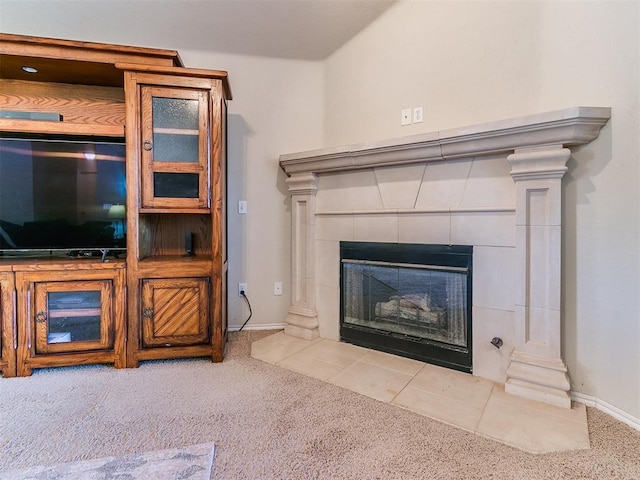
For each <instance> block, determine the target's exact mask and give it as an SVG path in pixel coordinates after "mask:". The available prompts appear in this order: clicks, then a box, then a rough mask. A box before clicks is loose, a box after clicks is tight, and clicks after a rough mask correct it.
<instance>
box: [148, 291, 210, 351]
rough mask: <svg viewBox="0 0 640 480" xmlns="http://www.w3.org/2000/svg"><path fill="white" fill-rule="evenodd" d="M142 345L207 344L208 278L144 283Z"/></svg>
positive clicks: (208, 336)
mask: <svg viewBox="0 0 640 480" xmlns="http://www.w3.org/2000/svg"><path fill="white" fill-rule="evenodd" d="M140 308H141V309H142V346H143V347H158V346H162V347H172V346H186V345H203V344H207V343H208V342H209V339H210V333H209V331H210V329H209V323H210V322H209V279H208V278H161V279H144V280H142V300H141V305H140Z"/></svg>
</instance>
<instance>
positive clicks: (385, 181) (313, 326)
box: [280, 107, 611, 408]
mask: <svg viewBox="0 0 640 480" xmlns="http://www.w3.org/2000/svg"><path fill="white" fill-rule="evenodd" d="M610 115H611V109H609V108H603V107H572V108H567V109H563V110H557V111H552V112H547V113H541V114H535V115H528V116H523V117H518V118H514V119H509V120H500V121H496V122H490V123H484V124H479V125H473V126H469V127H463V128H456V129H450V130H443V131H439V132H432V133H426V134H422V135H415V136H409V137H403V138H399V139H392V140H383V141H377V142H368V143H363V144H355V145H347V146H341V147H332V148H325V149H321V150H313V151H307V152H301V153H292V154H286V155H282V156H281V157H280V166H281V167H282V168H283V170H284V171H285V172H286V173H287V175H289V178H288V179H287V184H288V186H289V193H290V194H291V218H292V229H291V231H292V252H291V259H292V262H291V263H292V278H291V285H292V288H291V292H292V294H291V307H290V309H289V312H288V315H287V318H286V323H287V326H286V328H285V333H287V334H290V335H294V336H298V337H301V338H307V339H312V338H315V337H317V336H319V335H320V328H319V326H320V324H321V322H325V323H322V324H323V325H325V331H326V322H333V321H334V319H333V317H334V316H335V317H336V318H335V324H337V323H338V318H337V316H338V315H337V312H336V308H335V304H337V302H338V300H339V295H338V291H337V287H336V285H335V284H336V276H337V274H335V272H337V265H336V267H335V271H334V269H333V267H328V266H327V265H330V264H331V262H330V261H329V259H328V258H325V257H326V256H327V255H329V256H333V255H334V253H335V252H337V248H338V247H337V245H338V241H341V240H353V239H354V238H349V237H357V238H355V240H359V241H374V242H375V241H389V239H388V238H389V237H392V241H402V240H403V237H404V241H409V242H413V243H428V241H429V238H427V237H434V236H435V237H437V238H438V239H443V238H446V240H447V241H448V242H449V243H451V239H452V236H456V240H457V241H455V242H454V243H458V244H464V245H473V246H474V277H475V276H476V275H478V274H479V275H480V278H479V280H480V282H479V283H478V284H479V285H488V284H493V283H496V277H499V278H498V279H497V283H498V284H499V285H498V286H497V287H495V288H496V290H495V291H494V293H489V294H488V295H487V288H486V287H484V286H483V287H482V289H481V290H479V292H478V293H480V294H483V295H485V297H491V298H490V300H493V301H494V304H493V305H492V304H490V302H489V303H486V302H485V303H482V302H478V304H476V298H475V297H474V299H473V302H474V308H477V309H479V313H481V315H475V314H474V324H475V322H476V320H477V319H478V321H479V322H480V321H482V320H484V322H485V323H484V324H482V325H481V324H478V325H477V327H478V329H480V330H482V332H481V333H482V336H481V335H480V334H478V336H477V337H476V326H475V325H474V327H473V329H474V330H473V336H474V339H473V343H474V345H476V344H477V345H478V346H480V347H482V346H484V345H485V344H487V345H488V343H489V341H488V340H487V338H488V339H491V336H492V334H493V332H494V331H495V330H497V329H499V328H503V331H504V332H505V335H506V336H507V337H506V338H505V344H506V345H510V348H509V354H507V355H508V357H507V363H506V364H505V365H503V364H499V363H498V362H501V360H495V359H492V358H489V355H490V353H494V354H495V351H484V352H482V353H478V354H477V355H476V352H477V349H475V346H474V370H473V373H474V375H480V376H485V377H486V378H490V379H492V380H498V381H505V389H506V390H507V391H508V392H510V393H513V394H516V395H520V396H523V397H526V398H531V399H534V400H539V401H543V402H546V403H550V404H553V405H557V406H561V407H567V408H568V407H570V406H571V400H570V396H569V391H570V381H569V377H568V373H567V368H566V365H565V363H564V360H563V358H562V352H561V344H562V342H561V330H562V329H561V308H560V302H561V275H560V273H561V271H560V269H561V263H562V262H561V233H562V229H561V199H562V193H561V188H562V177H563V176H564V174H565V172H566V170H567V167H566V164H567V161H568V160H569V158H570V156H571V151H570V149H569V148H570V147H573V146H577V145H583V144H586V143H589V142H591V141H592V140H594V139H595V138H596V137H597V136H598V134H599V132H600V129H601V128H602V127H603V126H604V125H605V123H606V122H607V120H608V119H609V118H610ZM483 159H484V160H483ZM496 161H498V163H496ZM491 165H493V166H491ZM509 167H510V171H507V168H509ZM473 168H478V169H479V170H480V174H479V175H476V177H475V178H476V179H477V178H482V181H483V182H487V181H488V182H490V184H489V186H488V187H487V184H483V187H482V188H481V189H479V190H478V189H477V190H475V192H476V193H478V192H482V194H485V195H486V192H492V191H493V192H499V191H502V190H504V191H507V192H508V195H507V196H508V197H509V202H512V203H511V204H509V205H504V204H501V205H487V203H486V202H485V203H482V202H480V203H478V202H477V201H476V204H464V205H463V202H462V199H463V198H465V200H466V199H467V197H464V195H463V193H464V189H465V188H467V181H469V178H470V177H469V174H470V173H471V171H472V169H473ZM430 169H431V170H430ZM447 169H449V170H447ZM461 169H466V170H465V172H466V173H465V174H464V175H466V181H464V182H461V183H455V182H456V179H460V178H465V177H464V175H462V176H461V172H462V170H461ZM483 169H484V170H483ZM430 171H432V172H437V173H436V174H435V176H436V177H437V181H436V182H434V183H429V182H430V181H431V180H430V178H431V177H430V175H431V174H430V173H429V172H430ZM447 172H453V173H454V174H455V175H453V176H452V177H449V176H447ZM354 175H355V177H354ZM495 175H497V176H495ZM336 176H338V177H341V178H342V180H336V179H335V177H336ZM412 176H415V177H417V178H412ZM319 177H326V178H327V181H328V182H329V183H328V184H330V185H333V187H332V190H330V192H331V194H330V196H331V195H335V194H336V193H339V194H341V195H343V196H344V198H345V199H346V197H348V196H349V195H348V194H349V190H350V188H351V186H350V184H349V183H348V182H351V181H355V182H356V183H357V184H358V188H359V190H358V193H356V194H355V196H353V198H355V199H356V200H357V199H358V195H359V194H360V192H361V191H362V189H363V188H364V189H365V191H366V189H367V188H369V189H371V188H373V189H375V188H378V189H379V191H377V193H376V194H375V195H369V196H368V197H367V198H368V199H369V200H370V201H371V202H372V205H373V206H371V207H369V208H364V209H363V208H350V207H349V206H343V205H341V204H340V203H339V201H338V200H336V201H332V205H337V206H338V209H339V210H336V211H328V210H326V209H325V210H324V211H321V212H318V211H317V209H316V198H317V196H318V189H319V188H323V187H322V185H326V183H323V182H322V181H320V180H322V178H319ZM356 177H358V178H359V180H358V179H357V178H356ZM509 177H510V178H509ZM398 178H400V179H401V181H400V186H399V187H398V181H397V179H398ZM450 178H451V180H450V181H451V182H453V183H451V185H450V186H449V185H448V184H446V182H447V181H449V179H450ZM332 182H333V183H332ZM403 182H404V183H403ZM443 182H444V183H445V186H444V187H443V186H442V184H443ZM491 182H492V183H491ZM460 184H463V185H464V186H463V187H461V188H459V187H457V185H460ZM456 188H459V191H458V192H457V193H456V194H457V195H458V197H456V202H455V204H454V203H450V204H449V205H444V206H443V205H442V202H443V200H442V199H441V197H445V200H447V198H448V196H450V191H455V190H456ZM412 189H413V190H412ZM430 189H435V190H436V191H437V192H438V193H437V194H436V193H434V194H431V193H429V192H430V191H432V190H430ZM408 190H409V191H411V195H412V196H411V195H407V191H408ZM425 192H426V193H425ZM460 192H462V193H460ZM321 193H322V191H321ZM454 193H455V192H454ZM393 195H396V197H395V198H394V197H393ZM381 197H385V199H382V198H381ZM409 197H410V198H411V199H412V200H411V201H412V202H413V203H411V204H410V205H408V206H407V205H406V203H407V198H409ZM323 198H325V199H326V198H327V197H326V196H325V197H323ZM353 198H352V199H353ZM452 198H453V197H452ZM365 200H366V199H365ZM385 200H386V202H387V203H385ZM467 203H468V202H467ZM389 205H392V206H398V208H389ZM351 207H353V206H351ZM332 217H335V219H332ZM338 217H339V219H338ZM320 221H322V222H324V223H323V225H324V226H325V227H326V225H327V222H329V223H330V222H331V221H333V222H336V223H334V224H332V225H333V226H332V227H331V228H332V231H335V232H337V233H335V234H332V236H331V238H327V237H326V235H324V234H323V235H324V236H321V237H322V238H320V237H318V236H316V224H317V223H318V222H320ZM345 222H352V223H351V224H350V225H351V226H350V227H349V228H344V225H345ZM382 224H384V227H385V230H384V233H382V234H380V233H379V232H380V231H381V229H380V228H379V227H380V225H382ZM456 226H457V227H458V230H459V231H460V232H463V231H464V232H466V233H464V232H463V233H456V232H454V233H455V235H454V233H452V232H453V229H454V227H456ZM465 226H468V228H466V229H465ZM323 228H324V227H323ZM410 229H413V230H410ZM356 230H357V231H356ZM444 230H447V233H448V237H447V236H446V235H444V234H442V233H441V232H442V231H444ZM371 232H373V236H374V237H375V236H378V237H384V238H383V239H382V240H381V239H380V238H367V234H369V233H371ZM389 232H391V233H389ZM478 232H481V234H482V238H481V240H478ZM496 232H498V233H496ZM496 235H497V237H496ZM492 236H493V237H492ZM396 239H397V240H396ZM407 239H408V240H407ZM505 239H508V240H505ZM440 241H441V243H444V242H443V241H442V240H440ZM476 248H478V253H479V254H478V255H476V254H475V249H476ZM316 252H319V253H318V255H316ZM489 257H492V258H493V257H495V258H497V259H498V263H499V264H501V266H504V265H508V269H507V270H504V269H503V270H501V271H500V273H499V275H496V274H495V273H491V269H489V268H487V265H488V260H489ZM476 261H477V262H478V267H480V268H476V266H475V263H476ZM501 262H502V263H501ZM336 263H337V262H336ZM327 278H328V280H327ZM474 285H476V283H475V280H474ZM334 287H335V288H334ZM322 289H324V290H322ZM474 290H475V287H474ZM319 292H320V293H321V294H322V295H323V297H322V300H321V301H320V302H317V301H316V297H317V295H318V294H319ZM327 292H330V293H329V294H327ZM509 292H510V293H509ZM474 295H475V293H474ZM503 298H507V299H508V302H507V303H509V305H505V300H503ZM319 306H320V307H319ZM319 310H320V311H321V314H320V315H319ZM505 325H506V326H505ZM330 336H335V333H332V334H330ZM481 337H482V338H481ZM485 337H487V338H485ZM485 348H489V347H485ZM490 348H493V347H490ZM476 357H477V358H478V360H479V362H478V364H477V365H476ZM483 362H484V365H483ZM488 364H491V365H490V366H489V367H488V366H487V365H488ZM476 367H477V368H476Z"/></svg>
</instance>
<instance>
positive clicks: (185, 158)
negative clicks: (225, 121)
mask: <svg viewBox="0 0 640 480" xmlns="http://www.w3.org/2000/svg"><path fill="white" fill-rule="evenodd" d="M140 111H141V115H142V121H141V133H142V137H141V140H142V145H141V147H142V150H141V151H142V206H143V208H154V207H156V208H208V207H209V192H208V189H209V183H208V173H209V171H208V168H207V165H208V159H209V133H208V132H209V93H208V91H206V90H193V89H180V88H167V87H157V86H150V85H145V86H142V87H141V108H140Z"/></svg>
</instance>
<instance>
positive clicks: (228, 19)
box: [0, 0, 398, 60]
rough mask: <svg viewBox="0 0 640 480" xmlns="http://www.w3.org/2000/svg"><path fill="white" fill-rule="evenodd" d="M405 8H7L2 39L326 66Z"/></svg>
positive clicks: (211, 1) (46, 3) (110, 4)
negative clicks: (380, 20)
mask: <svg viewBox="0 0 640 480" xmlns="http://www.w3.org/2000/svg"><path fill="white" fill-rule="evenodd" d="M397 1H398V0H0V31H2V32H3V33H16V34H24V35H35V36H43V37H52V38H63V39H69V40H84V41H97V42H106V43H116V44H127V45H136V46H150V47H158V48H170V49H175V50H180V49H189V50H206V51H214V52H223V53H232V54H241V55H258V56H267V57H278V58H290V59H303V60H322V59H324V58H326V57H327V56H329V55H330V54H331V53H333V52H334V51H335V50H336V49H338V48H339V47H340V46H342V45H344V44H345V43H346V42H347V41H349V40H350V39H351V38H353V37H354V36H355V35H356V34H357V33H358V32H360V31H361V30H362V29H363V28H365V27H366V26H367V25H369V24H370V23H371V22H373V21H374V20H375V19H376V18H377V17H378V16H380V15H381V14H382V13H383V12H385V11H386V10H387V9H388V8H390V7H391V6H392V5H393V4H394V3H397Z"/></svg>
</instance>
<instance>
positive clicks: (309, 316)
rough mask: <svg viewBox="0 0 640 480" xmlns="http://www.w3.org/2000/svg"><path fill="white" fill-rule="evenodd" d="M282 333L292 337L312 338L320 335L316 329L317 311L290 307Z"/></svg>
mask: <svg viewBox="0 0 640 480" xmlns="http://www.w3.org/2000/svg"><path fill="white" fill-rule="evenodd" d="M285 321H286V322H287V326H286V327H285V328H284V333H286V334H287V335H291V336H292V337H298V338H304V339H305V340H313V339H314V338H318V337H319V336H320V331H319V330H318V312H316V311H315V310H310V309H306V308H302V307H291V308H290V309H289V313H288V314H287V318H286V320H285Z"/></svg>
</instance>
